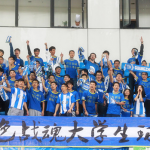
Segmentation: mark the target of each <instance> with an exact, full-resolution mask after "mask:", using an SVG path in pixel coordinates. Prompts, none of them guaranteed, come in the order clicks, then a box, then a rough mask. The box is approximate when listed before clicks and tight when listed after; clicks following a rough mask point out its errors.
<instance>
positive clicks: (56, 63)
mask: <svg viewBox="0 0 150 150" xmlns="http://www.w3.org/2000/svg"><path fill="white" fill-rule="evenodd" d="M51 58H53V57H52V56H51V55H50V53H49V52H48V51H47V50H46V62H47V64H48V65H51V67H52V71H53V73H55V68H56V67H57V66H60V59H59V57H55V58H54V60H53V61H51Z"/></svg>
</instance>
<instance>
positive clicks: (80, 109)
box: [77, 104, 83, 117]
mask: <svg viewBox="0 0 150 150" xmlns="http://www.w3.org/2000/svg"><path fill="white" fill-rule="evenodd" d="M81 114H83V105H82V104H79V115H78V116H77V117H81Z"/></svg>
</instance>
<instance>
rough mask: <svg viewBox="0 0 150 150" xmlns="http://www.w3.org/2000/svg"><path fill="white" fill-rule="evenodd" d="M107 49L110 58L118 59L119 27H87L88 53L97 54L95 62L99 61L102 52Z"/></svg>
mask: <svg viewBox="0 0 150 150" xmlns="http://www.w3.org/2000/svg"><path fill="white" fill-rule="evenodd" d="M104 50H108V51H109V52H110V59H111V60H113V61H114V60H115V59H120V51H119V29H89V30H88V55H89V54H90V53H92V52H95V53H96V54H97V59H96V61H97V62H100V59H101V55H102V52H103V51H104Z"/></svg>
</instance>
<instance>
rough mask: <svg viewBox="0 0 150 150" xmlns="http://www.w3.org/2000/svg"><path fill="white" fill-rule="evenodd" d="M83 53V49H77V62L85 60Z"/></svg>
mask: <svg viewBox="0 0 150 150" xmlns="http://www.w3.org/2000/svg"><path fill="white" fill-rule="evenodd" d="M83 52H84V49H83V48H82V47H79V49H78V56H79V61H83V60H84V59H85V57H84V55H83Z"/></svg>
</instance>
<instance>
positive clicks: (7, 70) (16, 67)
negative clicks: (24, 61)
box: [6, 65, 19, 76]
mask: <svg viewBox="0 0 150 150" xmlns="http://www.w3.org/2000/svg"><path fill="white" fill-rule="evenodd" d="M18 68H19V66H16V65H15V66H14V67H13V68H11V70H14V71H15V72H16V74H17V73H18ZM6 75H7V76H9V67H7V68H6Z"/></svg>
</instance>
